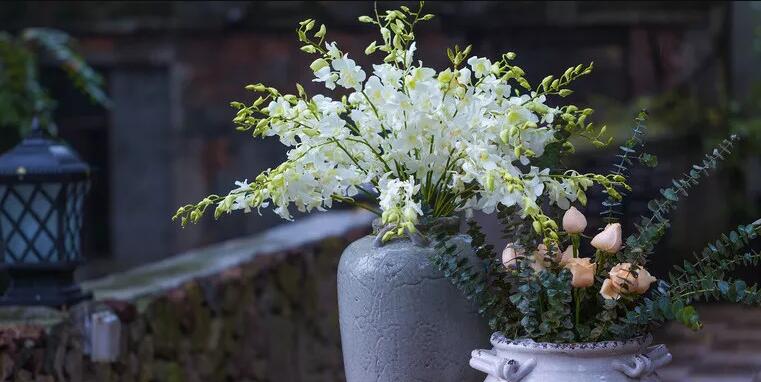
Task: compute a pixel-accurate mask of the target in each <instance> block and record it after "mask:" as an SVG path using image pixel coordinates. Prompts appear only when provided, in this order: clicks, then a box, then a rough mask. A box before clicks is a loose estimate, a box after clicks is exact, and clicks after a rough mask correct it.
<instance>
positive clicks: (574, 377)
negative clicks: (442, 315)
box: [470, 333, 671, 382]
mask: <svg viewBox="0 0 761 382" xmlns="http://www.w3.org/2000/svg"><path fill="white" fill-rule="evenodd" d="M651 342H652V337H650V336H645V337H638V338H634V339H630V340H626V341H608V342H592V343H577V344H553V343H537V342H534V341H531V340H518V341H511V340H508V339H506V338H505V337H504V336H503V335H502V334H501V333H494V334H493V335H492V337H491V343H492V346H493V347H492V349H488V350H487V349H480V350H474V351H473V353H472V354H471V359H470V365H471V366H472V367H473V368H475V369H478V370H480V371H481V372H483V373H486V379H485V380H484V381H485V382H590V381H595V382H596V381H604V382H635V381H638V382H660V381H661V379H660V377H659V376H658V368H660V367H661V366H663V365H665V364H667V363H669V362H670V361H671V354H670V353H669V352H668V349H667V348H666V346H665V345H657V346H651V345H650V343H651ZM483 378H484V377H483V374H482V379H483Z"/></svg>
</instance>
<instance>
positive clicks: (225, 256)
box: [82, 211, 374, 301]
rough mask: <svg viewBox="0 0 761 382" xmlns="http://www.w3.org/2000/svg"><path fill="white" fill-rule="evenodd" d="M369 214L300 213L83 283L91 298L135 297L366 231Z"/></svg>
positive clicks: (156, 293) (352, 212) (368, 223)
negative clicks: (246, 234)
mask: <svg viewBox="0 0 761 382" xmlns="http://www.w3.org/2000/svg"><path fill="white" fill-rule="evenodd" d="M373 217H374V215H372V214H370V213H366V212H364V211H333V212H328V213H321V214H315V215H312V216H308V217H305V218H304V219H301V220H299V221H296V222H294V223H290V224H284V225H281V226H278V227H275V228H273V229H271V230H269V231H265V232H264V233H262V234H259V235H256V236H253V237H250V238H243V239H235V240H230V241H226V242H224V243H220V244H216V245H212V246H209V247H206V248H202V249H197V250H193V251H189V252H186V253H185V254H181V255H177V256H174V257H171V258H168V259H166V260H163V261H159V262H157V263H152V264H148V265H145V266H141V267H138V268H135V269H132V270H129V271H127V272H124V273H117V274H114V275H111V276H106V277H104V278H101V279H96V280H91V281H87V282H84V283H82V289H84V290H86V291H90V292H93V294H94V296H95V299H96V300H118V301H137V300H139V299H140V298H143V297H146V296H151V295H158V294H161V293H164V292H167V291H169V290H171V289H174V288H177V287H179V286H181V285H182V284H184V283H186V282H188V281H190V280H193V279H197V278H204V277H208V276H211V275H215V274H220V273H223V272H224V271H225V270H228V269H232V268H235V267H236V266H238V265H240V264H244V263H247V262H250V261H252V260H253V259H254V257H256V256H260V255H264V254H273V253H278V252H283V251H288V250H294V249H297V248H300V247H303V246H306V245H308V244H310V243H311V244H313V243H315V242H318V241H320V240H322V239H325V238H328V237H343V236H345V235H347V234H351V231H353V230H357V229H359V230H362V231H365V230H366V227H367V226H369V225H370V223H371V222H372V219H373Z"/></svg>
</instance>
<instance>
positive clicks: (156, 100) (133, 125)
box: [104, 66, 173, 265]
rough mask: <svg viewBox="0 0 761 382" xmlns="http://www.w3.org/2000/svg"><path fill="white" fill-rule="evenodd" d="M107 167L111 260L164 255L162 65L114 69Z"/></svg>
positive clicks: (167, 193)
mask: <svg viewBox="0 0 761 382" xmlns="http://www.w3.org/2000/svg"><path fill="white" fill-rule="evenodd" d="M110 86H111V96H112V97H113V99H115V100H117V102H115V103H114V108H113V110H112V114H111V118H112V120H111V132H110V134H109V136H110V142H109V144H110V146H111V147H110V151H111V163H110V164H109V168H108V169H104V171H109V174H108V175H109V178H110V182H111V201H110V208H111V221H110V222H108V224H110V226H111V235H112V236H111V237H112V246H113V256H114V257H115V260H116V261H118V262H120V263H122V262H123V263H125V264H128V265H129V264H136V263H139V262H146V261H149V260H155V259H159V258H162V257H166V256H168V255H169V254H170V253H171V251H170V243H171V239H172V236H173V234H172V231H171V229H170V228H172V227H171V224H172V222H171V220H170V217H171V216H172V211H173V210H172V206H171V188H172V184H171V180H172V179H171V174H170V162H169V161H170V156H169V147H170V145H169V143H170V142H169V138H170V137H169V134H170V129H169V124H170V90H169V76H168V71H167V70H166V68H162V67H146V66H141V67H129V68H118V67H117V68H115V69H114V70H113V72H112V76H111V79H110Z"/></svg>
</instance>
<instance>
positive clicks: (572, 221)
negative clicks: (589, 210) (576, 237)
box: [563, 207, 587, 234]
mask: <svg viewBox="0 0 761 382" xmlns="http://www.w3.org/2000/svg"><path fill="white" fill-rule="evenodd" d="M585 228H587V218H586V217H584V214H582V213H581V212H579V210H577V209H576V207H571V208H569V209H568V210H567V211H566V212H565V214H563V230H564V231H566V232H568V233H572V234H578V233H582V232H584V229H585Z"/></svg>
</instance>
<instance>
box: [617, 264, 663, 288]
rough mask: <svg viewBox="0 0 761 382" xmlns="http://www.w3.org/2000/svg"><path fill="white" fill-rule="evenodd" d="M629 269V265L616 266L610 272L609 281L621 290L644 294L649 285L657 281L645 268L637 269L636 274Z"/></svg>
mask: <svg viewBox="0 0 761 382" xmlns="http://www.w3.org/2000/svg"><path fill="white" fill-rule="evenodd" d="M631 267H632V265H631V264H630V263H621V264H616V266H614V267H613V268H612V269H611V270H610V273H609V275H610V280H611V282H612V283H613V284H614V285H615V286H616V287H617V288H619V289H621V290H625V291H627V292H632V293H637V294H644V293H645V292H647V290H648V289H650V284H652V283H654V282H655V281H656V280H657V279H656V278H655V277H653V276H652V275H651V274H650V272H648V271H647V269H645V268H639V269H637V271H636V272H632V270H631ZM635 273H636V276H635Z"/></svg>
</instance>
